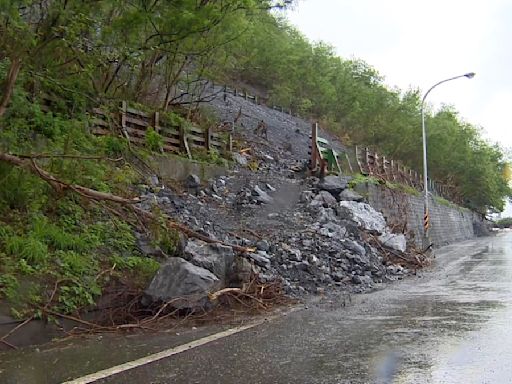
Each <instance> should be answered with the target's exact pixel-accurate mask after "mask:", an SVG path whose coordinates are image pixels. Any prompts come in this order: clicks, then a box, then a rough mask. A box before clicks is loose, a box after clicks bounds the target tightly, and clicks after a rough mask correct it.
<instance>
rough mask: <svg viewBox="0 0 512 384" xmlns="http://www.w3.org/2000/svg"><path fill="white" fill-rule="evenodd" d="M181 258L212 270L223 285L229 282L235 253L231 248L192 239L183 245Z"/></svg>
mask: <svg viewBox="0 0 512 384" xmlns="http://www.w3.org/2000/svg"><path fill="white" fill-rule="evenodd" d="M183 258H184V259H186V260H188V261H190V262H191V263H192V264H194V265H196V266H198V267H202V268H204V269H207V270H209V271H210V272H212V273H213V274H214V275H215V276H217V278H218V279H219V280H220V281H221V282H222V284H223V285H225V284H227V283H228V282H229V277H230V275H231V273H232V269H233V261H234V258H235V254H234V253H233V248H231V247H227V246H225V245H222V244H209V243H205V242H204V241H199V240H192V241H189V242H188V244H187V246H186V247H185V250H184V253H183Z"/></svg>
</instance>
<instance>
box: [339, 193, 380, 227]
mask: <svg viewBox="0 0 512 384" xmlns="http://www.w3.org/2000/svg"><path fill="white" fill-rule="evenodd" d="M338 215H339V216H340V217H341V218H343V219H349V220H352V221H354V222H356V223H357V225H358V226H359V227H360V228H362V229H365V230H367V231H370V232H375V233H377V234H379V235H380V234H382V233H384V232H386V220H384V216H382V213H380V212H377V211H376V210H375V209H373V208H372V207H371V206H370V205H368V204H366V203H358V202H355V201H340V203H339V208H338Z"/></svg>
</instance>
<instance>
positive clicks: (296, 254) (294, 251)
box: [288, 249, 302, 261]
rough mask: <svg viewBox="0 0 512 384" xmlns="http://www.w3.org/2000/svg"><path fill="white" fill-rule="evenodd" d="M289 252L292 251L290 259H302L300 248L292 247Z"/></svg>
mask: <svg viewBox="0 0 512 384" xmlns="http://www.w3.org/2000/svg"><path fill="white" fill-rule="evenodd" d="M288 252H289V253H290V255H289V257H288V258H289V259H290V260H292V261H302V252H301V251H300V249H290V250H288Z"/></svg>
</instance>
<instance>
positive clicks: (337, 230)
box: [320, 222, 347, 239]
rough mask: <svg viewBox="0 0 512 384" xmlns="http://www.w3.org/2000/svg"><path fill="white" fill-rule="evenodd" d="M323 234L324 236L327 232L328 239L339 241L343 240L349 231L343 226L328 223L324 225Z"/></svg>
mask: <svg viewBox="0 0 512 384" xmlns="http://www.w3.org/2000/svg"><path fill="white" fill-rule="evenodd" d="M320 231H321V233H322V234H324V233H325V231H327V233H328V235H326V236H328V237H335V238H337V239H342V238H344V237H345V236H346V235H347V230H346V229H345V228H343V227H342V226H340V225H338V224H335V223H334V222H327V223H325V224H324V225H322V228H321V229H320Z"/></svg>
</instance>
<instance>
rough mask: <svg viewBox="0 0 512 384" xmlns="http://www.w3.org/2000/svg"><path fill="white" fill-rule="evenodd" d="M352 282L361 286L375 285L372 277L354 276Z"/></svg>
mask: <svg viewBox="0 0 512 384" xmlns="http://www.w3.org/2000/svg"><path fill="white" fill-rule="evenodd" d="M352 281H353V282H354V283H355V284H359V285H368V286H372V285H373V280H372V278H371V277H370V276H366V275H364V276H359V275H354V276H352Z"/></svg>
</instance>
